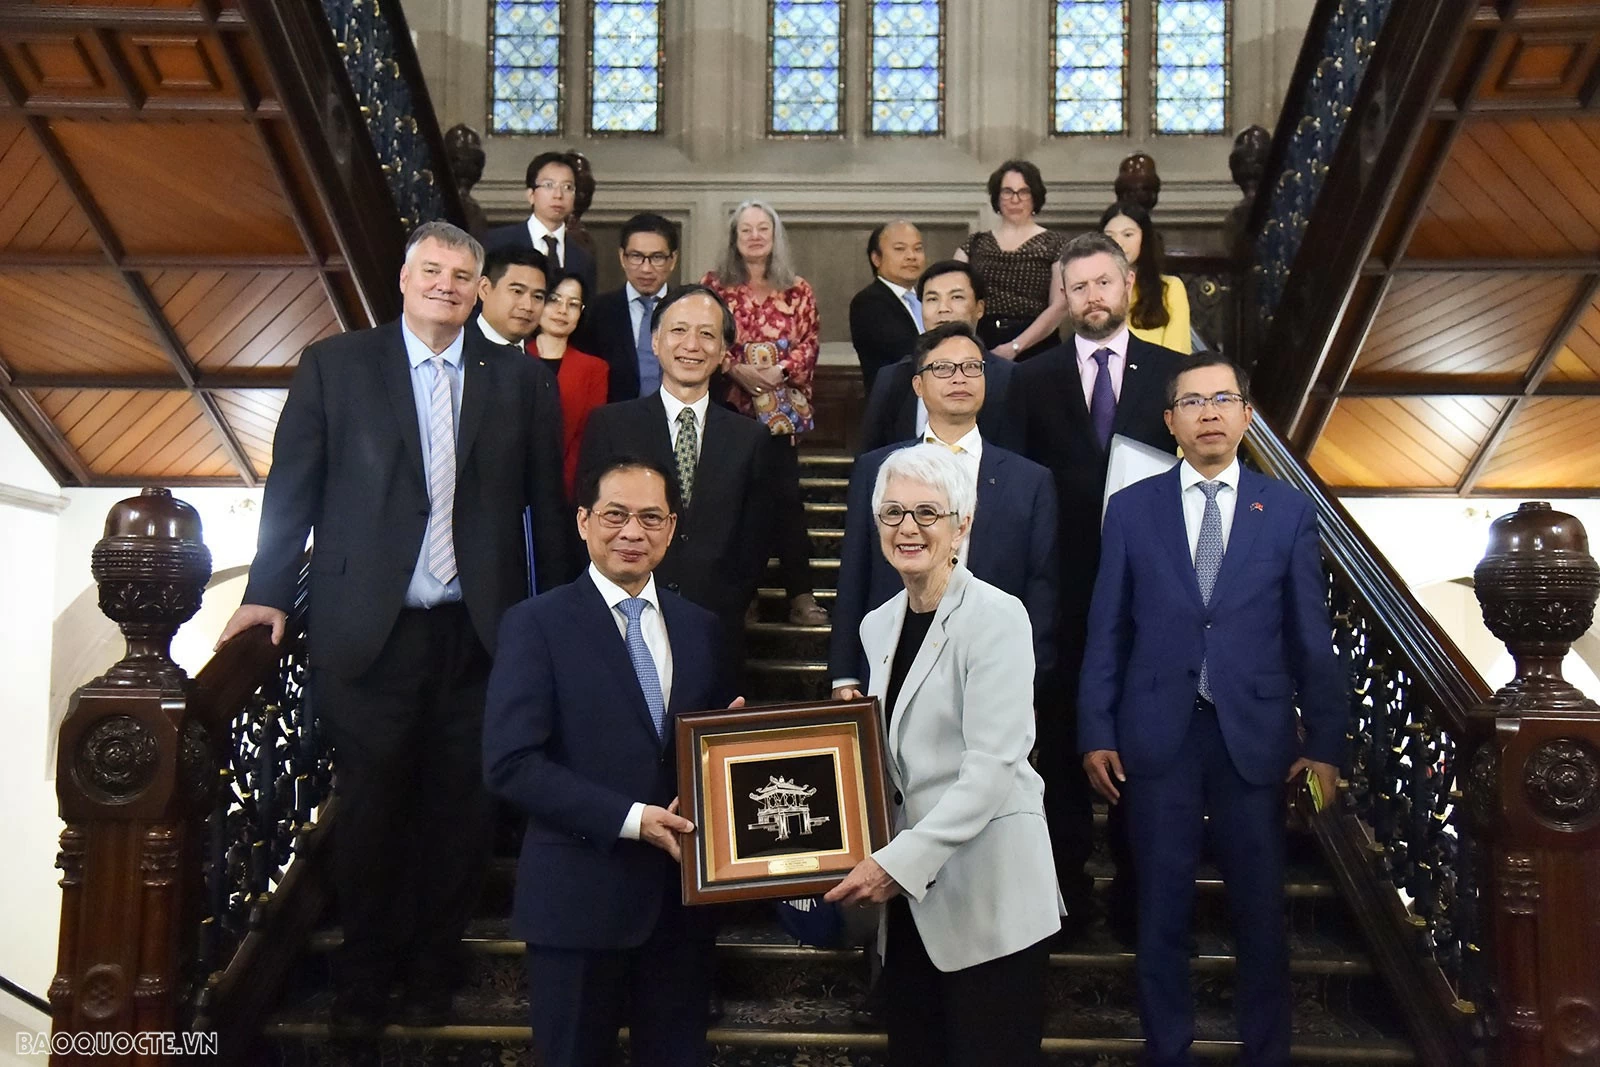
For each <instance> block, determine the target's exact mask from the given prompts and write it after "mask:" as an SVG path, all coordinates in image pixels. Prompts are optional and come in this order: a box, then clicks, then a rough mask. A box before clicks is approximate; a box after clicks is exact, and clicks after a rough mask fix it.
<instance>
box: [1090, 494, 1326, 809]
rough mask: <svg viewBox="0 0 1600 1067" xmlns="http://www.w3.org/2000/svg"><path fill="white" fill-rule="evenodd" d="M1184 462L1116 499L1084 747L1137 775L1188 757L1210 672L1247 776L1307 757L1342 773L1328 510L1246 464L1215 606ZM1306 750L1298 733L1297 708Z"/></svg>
mask: <svg viewBox="0 0 1600 1067" xmlns="http://www.w3.org/2000/svg"><path fill="white" fill-rule="evenodd" d="M1178 471H1179V468H1177V467H1174V468H1173V469H1172V470H1171V471H1168V472H1167V473H1165V474H1158V475H1156V476H1155V477H1153V478H1146V479H1145V480H1144V481H1141V482H1137V483H1135V484H1133V485H1131V486H1129V487H1128V488H1126V489H1124V490H1122V491H1121V492H1119V493H1117V494H1116V495H1114V496H1113V497H1112V498H1111V502H1110V505H1109V507H1108V508H1107V510H1106V520H1105V531H1104V534H1103V536H1102V538H1101V547H1100V572H1099V575H1098V577H1097V580H1096V582H1095V587H1094V597H1093V600H1092V601H1091V605H1090V609H1089V636H1088V644H1087V647H1086V649H1085V652H1084V663H1083V673H1082V675H1081V677H1080V682H1079V688H1078V748H1079V751H1082V752H1090V751H1094V750H1096V749H1115V750H1116V751H1117V752H1118V754H1119V755H1120V757H1121V759H1122V766H1123V768H1124V769H1125V770H1126V771H1127V772H1128V774H1130V775H1141V776H1153V775H1160V774H1162V773H1164V772H1165V771H1166V770H1167V769H1168V768H1169V767H1170V766H1171V765H1172V764H1173V763H1174V762H1175V761H1176V760H1178V759H1179V758H1181V757H1182V755H1183V753H1182V752H1181V747H1182V743H1183V739H1184V736H1185V735H1186V734H1187V732H1188V729H1189V716H1190V715H1191V714H1192V713H1193V710H1194V702H1195V689H1196V686H1197V684H1198V682H1199V679H1200V664H1201V663H1202V662H1205V663H1206V665H1207V666H1206V671H1207V675H1208V677H1209V679H1210V682H1211V692H1212V695H1213V698H1214V700H1215V703H1216V705H1217V721H1218V723H1219V724H1220V725H1221V727H1222V736H1223V740H1224V741H1225V743H1226V744H1227V746H1228V753H1229V755H1230V756H1231V757H1232V759H1233V763H1234V766H1235V767H1236V768H1237V769H1238V771H1239V773H1240V775H1242V776H1243V777H1244V778H1245V779H1246V780H1248V781H1250V782H1252V783H1254V784H1256V785H1268V784H1271V783H1274V782H1281V781H1282V780H1283V778H1284V775H1285V774H1287V773H1288V771H1289V765H1290V764H1291V763H1293V762H1294V761H1295V759H1296V758H1298V757H1299V756H1300V755H1302V754H1304V755H1305V756H1308V757H1310V758H1311V759H1314V760H1319V761H1321V762H1324V763H1332V764H1335V765H1340V764H1342V763H1343V762H1344V757H1345V749H1346V746H1345V736H1344V734H1345V720H1346V712H1347V707H1348V700H1347V697H1346V694H1347V693H1348V692H1349V687H1348V686H1347V685H1346V684H1345V680H1344V678H1343V677H1342V676H1341V674H1340V670H1339V664H1338V660H1337V658H1336V657H1335V655H1334V651H1333V641H1332V632H1333V627H1332V625H1331V623H1330V622H1329V619H1328V607H1327V600H1326V580H1325V579H1324V576H1323V570H1322V553H1321V550H1320V548H1319V545H1318V538H1317V513H1316V510H1315V508H1313V506H1312V504H1311V502H1310V501H1309V500H1307V499H1306V498H1305V496H1303V495H1302V494H1301V493H1299V492H1297V491H1296V490H1295V489H1293V488H1291V487H1290V486H1287V485H1285V484H1283V483H1282V482H1279V481H1275V480H1273V479H1271V478H1267V477H1265V476H1263V475H1261V474H1258V473H1256V472H1255V471H1252V470H1249V469H1248V468H1246V469H1242V470H1241V471H1240V472H1239V495H1238V501H1237V506H1236V508H1235V509H1234V514H1233V528H1232V531H1231V533H1230V534H1229V536H1228V542H1227V544H1228V548H1227V553H1226V555H1224V556H1223V559H1222V569H1221V571H1219V572H1218V574H1217V582H1216V587H1215V591H1214V592H1213V594H1212V597H1211V603H1210V604H1209V605H1207V604H1205V603H1203V602H1202V601H1201V599H1200V586H1199V583H1198V581H1197V580H1196V578H1195V573H1194V563H1193V560H1192V559H1191V557H1190V555H1189V540H1188V534H1187V532H1186V528H1185V526H1184V521H1183V504H1182V501H1181V500H1180V497H1179V494H1180V491H1181V490H1180V489H1179V482H1178ZM1297 696H1298V702H1299V707H1300V717H1299V722H1303V724H1304V726H1305V742H1304V744H1303V745H1302V744H1301V742H1300V741H1299V739H1298V738H1297V736H1296V725H1297V720H1296V717H1295V703H1296V697H1297Z"/></svg>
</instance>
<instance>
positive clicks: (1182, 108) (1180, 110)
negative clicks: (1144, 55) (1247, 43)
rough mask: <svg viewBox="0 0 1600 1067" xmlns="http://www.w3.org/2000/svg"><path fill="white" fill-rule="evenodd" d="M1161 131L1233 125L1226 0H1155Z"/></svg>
mask: <svg viewBox="0 0 1600 1067" xmlns="http://www.w3.org/2000/svg"><path fill="white" fill-rule="evenodd" d="M1155 56H1156V61H1155V103H1156V106H1155V111H1156V132H1157V133H1223V132H1226V130H1227V128H1228V4H1227V0H1156V48H1155Z"/></svg>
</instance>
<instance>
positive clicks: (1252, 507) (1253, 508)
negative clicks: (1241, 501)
mask: <svg viewBox="0 0 1600 1067" xmlns="http://www.w3.org/2000/svg"><path fill="white" fill-rule="evenodd" d="M1250 510H1251V511H1259V512H1261V513H1263V514H1265V513H1266V510H1267V509H1266V508H1264V507H1262V506H1261V501H1259V500H1257V501H1256V502H1255V503H1253V504H1251V505H1250Z"/></svg>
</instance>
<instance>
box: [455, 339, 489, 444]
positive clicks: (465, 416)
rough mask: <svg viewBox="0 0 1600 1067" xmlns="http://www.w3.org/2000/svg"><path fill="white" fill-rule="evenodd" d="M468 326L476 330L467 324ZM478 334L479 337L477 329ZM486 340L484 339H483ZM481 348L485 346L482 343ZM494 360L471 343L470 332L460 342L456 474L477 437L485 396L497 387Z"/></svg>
mask: <svg viewBox="0 0 1600 1067" xmlns="http://www.w3.org/2000/svg"><path fill="white" fill-rule="evenodd" d="M468 328H469V329H476V327H475V326H473V325H471V324H470V323H469V324H468ZM479 336H480V337H481V336H482V333H481V331H480V332H479ZM484 340H485V341H486V342H487V340H488V338H484ZM484 347H488V345H487V344H486V345H485V346H484ZM498 362H499V361H498V360H494V359H487V358H485V355H484V353H483V352H482V351H481V350H480V349H479V346H478V345H476V344H473V343H472V338H471V335H470V334H468V335H467V337H465V338H463V340H462V344H461V428H460V429H458V430H457V431H456V473H457V474H458V475H459V474H460V473H461V472H462V471H464V470H466V469H467V456H468V455H469V454H470V453H471V452H472V443H473V442H474V441H475V440H477V437H478V428H479V427H480V426H482V425H483V416H484V413H485V412H486V411H487V410H488V408H489V398H490V397H492V396H493V395H494V394H495V392H496V391H497V390H498V388H499V383H498V379H499V374H498Z"/></svg>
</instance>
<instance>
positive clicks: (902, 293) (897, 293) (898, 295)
mask: <svg viewBox="0 0 1600 1067" xmlns="http://www.w3.org/2000/svg"><path fill="white" fill-rule="evenodd" d="M878 280H879V281H880V282H882V283H883V284H884V285H887V286H888V287H889V291H890V292H891V293H893V294H894V298H895V299H896V300H898V301H900V306H901V307H903V308H905V309H906V315H908V316H909V317H910V319H911V322H912V324H913V325H914V326H916V327H917V328H918V329H919V330H920V329H921V328H922V323H920V322H918V321H917V317H916V315H914V314H912V312H911V307H910V306H909V305H908V304H907V303H906V297H907V296H908V295H909V296H910V297H911V300H912V302H913V303H915V304H916V305H917V306H918V307H921V306H922V301H920V300H918V299H917V291H916V290H915V289H907V288H906V287H905V286H903V285H896V284H895V283H894V282H891V281H890V280H889V279H888V278H885V277H884V276H883V275H881V274H880V275H878Z"/></svg>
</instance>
